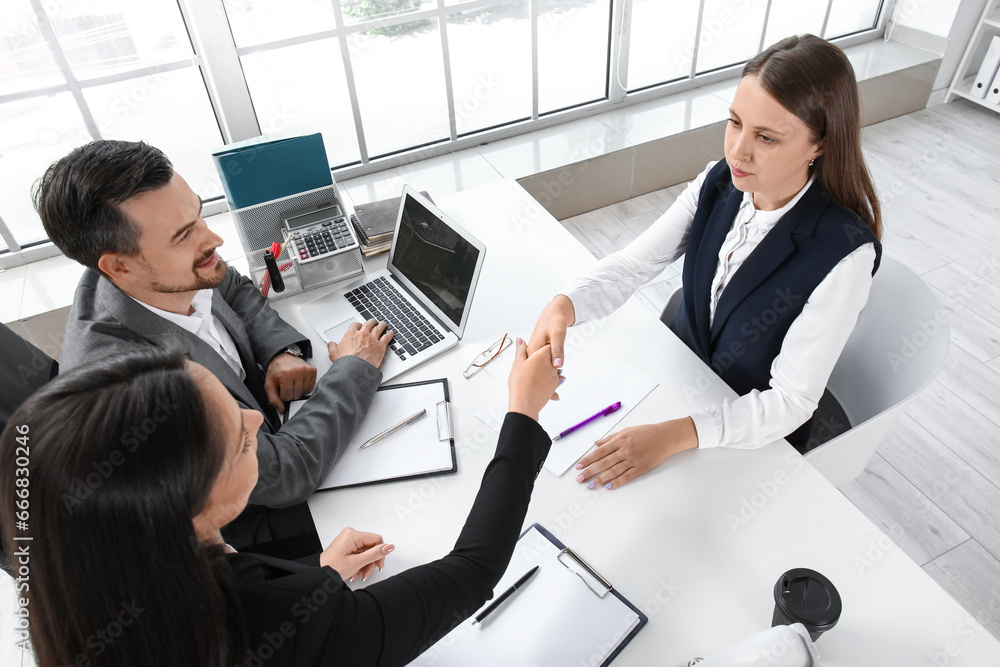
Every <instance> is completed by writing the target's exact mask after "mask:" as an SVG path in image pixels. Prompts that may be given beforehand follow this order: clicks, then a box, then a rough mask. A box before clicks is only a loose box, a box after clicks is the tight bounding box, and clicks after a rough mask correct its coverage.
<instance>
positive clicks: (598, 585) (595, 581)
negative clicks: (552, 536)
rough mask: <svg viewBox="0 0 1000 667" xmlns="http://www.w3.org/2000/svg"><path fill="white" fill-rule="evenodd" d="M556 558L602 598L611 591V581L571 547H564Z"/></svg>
mask: <svg viewBox="0 0 1000 667" xmlns="http://www.w3.org/2000/svg"><path fill="white" fill-rule="evenodd" d="M556 560H557V561H559V562H560V563H562V565H563V567H565V568H566V569H567V570H569V571H570V572H572V573H573V574H575V575H576V576H578V577H580V579H581V580H583V583H585V584H586V585H587V588H589V589H590V590H591V591H593V593H594V595H596V596H597V597H599V598H603V597H604V596H605V595H607V594H608V593H610V592H611V590H612V588H614V587H613V586H612V585H611V582H610V581H608V580H607V579H605V578H604V577H602V576H601V575H600V573H598V571H597V570H595V569H594V568H592V567H591V566H590V565H589V564H588V563H587V561H585V560H583V559H582V558H580V557H579V556H577V555H576V552H574V551H573V550H572V549H569V548H564V549H562V551H560V552H559V553H558V554H557V555H556Z"/></svg>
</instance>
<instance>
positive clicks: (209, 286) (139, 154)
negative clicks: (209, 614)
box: [34, 141, 392, 507]
mask: <svg viewBox="0 0 1000 667" xmlns="http://www.w3.org/2000/svg"><path fill="white" fill-rule="evenodd" d="M34 196H35V207H36V209H37V210H38V212H39V215H40V216H41V218H42V222H43V224H44V225H45V231H46V232H48V234H49V238H50V239H52V241H53V242H54V243H55V244H56V245H57V246H58V247H59V248H60V249H61V250H62V251H63V253H65V254H66V256H67V257H71V258H73V259H75V260H77V261H78V262H80V263H81V264H83V265H84V266H86V267H87V268H88V269H89V270H88V271H87V272H86V273H84V275H83V278H82V279H81V280H80V284H79V286H78V287H77V291H76V295H75V297H74V299H73V308H72V310H71V312H70V315H69V320H68V321H67V323H66V337H65V340H64V343H63V349H62V352H61V355H60V365H61V366H62V368H63V369H67V370H68V369H71V368H74V367H76V366H79V365H81V364H83V363H85V362H87V361H89V360H92V359H95V358H97V357H99V356H103V355H106V354H109V353H115V352H122V351H124V350H126V349H129V348H130V347H133V346H136V345H148V344H153V345H165V344H178V343H179V344H180V345H181V346H182V347H183V349H184V350H185V351H186V352H187V353H188V355H189V356H190V358H191V359H192V360H194V361H195V362H197V363H199V364H201V365H202V366H205V367H206V368H207V369H208V370H210V371H211V372H212V373H214V374H215V376H216V377H218V378H219V380H221V381H222V383H223V385H225V387H226V388H227V389H228V390H229V392H230V393H231V394H232V395H233V397H234V398H235V399H236V401H237V402H238V403H239V404H240V406H241V407H244V408H253V409H256V410H259V411H260V412H262V413H263V414H264V417H265V419H264V424H263V426H262V427H261V429H260V433H259V435H258V440H257V445H258V446H257V458H258V463H259V470H260V477H259V481H258V483H257V486H256V488H255V489H254V491H253V494H252V495H251V496H250V501H251V502H252V503H256V504H259V505H267V506H269V507H287V506H291V505H295V504H297V503H301V502H303V501H305V499H306V498H308V497H309V495H310V494H312V492H313V491H315V490H316V487H317V486H318V485H319V483H320V482H321V481H322V480H323V478H324V477H325V476H326V474H327V473H328V472H329V471H330V468H331V467H332V466H333V464H334V462H335V461H336V460H337V458H338V457H339V456H340V454H341V453H342V452H343V450H344V448H345V446H346V445H347V442H348V440H349V439H350V438H351V436H352V435H353V434H354V431H355V430H356V428H357V426H358V424H359V423H360V421H361V419H362V418H363V417H364V415H365V413H366V412H367V410H368V407H369V405H370V404H371V400H372V397H373V396H374V395H375V390H376V389H377V388H378V385H379V383H380V382H381V380H382V374H381V373H380V372H379V370H378V366H379V364H380V363H381V362H382V356H383V354H384V353H385V348H386V345H387V344H388V342H389V340H390V339H391V338H392V333H391V332H388V331H386V325H385V323H384V322H383V323H376V322H375V321H374V320H371V321H369V322H367V323H366V324H365V325H364V326H360V325H355V327H353V328H352V329H351V330H350V331H348V333H347V334H346V335H345V337H344V339H343V340H342V341H341V342H340V343H339V344H336V343H331V344H330V345H329V349H328V352H329V355H330V359H331V360H332V361H333V365H332V366H331V367H330V369H329V371H327V372H326V373H325V374H324V375H323V377H322V378H320V379H319V382H318V383H317V382H316V375H317V373H316V369H315V368H314V367H313V366H311V365H310V364H308V363H307V362H306V361H304V359H303V358H304V357H305V358H308V357H309V356H310V353H311V345H310V342H309V339H308V338H307V337H306V336H304V335H302V334H301V333H299V332H298V331H296V330H295V329H294V328H293V327H291V326H289V325H288V324H286V323H285V322H284V321H282V320H281V318H280V317H278V315H277V313H275V312H274V311H273V310H272V309H271V307H270V305H268V303H267V300H266V299H265V298H263V297H262V296H261V295H260V292H259V291H258V290H257V289H256V287H255V286H254V284H253V283H252V282H251V281H250V280H249V279H248V278H246V277H245V276H242V275H240V274H239V273H238V272H237V271H236V270H235V269H233V268H230V267H228V266H227V265H226V263H225V262H224V261H223V260H222V259H221V258H220V257H219V256H218V255H217V254H216V252H215V251H216V248H218V247H219V246H220V245H222V239H221V238H220V237H219V236H218V235H216V234H215V233H214V232H212V231H211V230H210V229H209V228H208V226H207V225H206V224H205V220H204V219H203V218H202V216H201V200H200V199H199V197H198V196H197V195H196V194H195V193H194V192H193V191H192V190H191V188H190V187H189V186H188V184H187V183H186V182H185V181H184V179H183V178H181V176H180V175H179V174H177V173H176V172H174V170H173V167H172V165H171V163H170V161H169V160H168V159H167V157H166V156H165V155H164V154H163V153H162V152H160V151H159V150H158V149H156V148H153V147H152V146H149V145H147V144H144V143H141V142H138V143H134V142H123V141H97V142H93V143H90V144H87V145H85V146H82V147H80V148H77V149H75V150H74V151H72V152H71V153H70V154H69V155H67V156H66V157H64V158H62V159H61V160H59V161H58V162H56V163H54V164H53V165H52V166H50V167H49V169H48V170H47V171H46V172H45V175H44V176H43V177H42V179H41V181H40V182H39V183H38V185H36V188H35V193H34ZM314 387H315V389H314ZM310 391H312V392H313V393H312V397H311V398H309V400H307V401H306V402H305V404H304V405H303V406H302V408H301V410H300V411H299V412H298V413H297V414H296V415H295V418H294V419H291V420H289V421H288V422H287V423H286V424H284V425H282V423H281V417H280V415H279V413H282V412H284V410H285V407H284V402H285V401H290V400H293V399H297V398H300V397H301V396H303V395H305V394H307V393H309V392H310ZM165 411H166V412H169V410H165ZM147 421H150V420H147ZM148 427H149V428H154V427H155V423H154V421H150V425H149V426H148ZM144 428H147V425H146V424H143V425H137V426H136V427H135V429H133V431H134V432H133V433H130V434H123V441H122V442H123V445H124V444H126V437H128V438H129V442H130V443H131V442H134V440H135V439H139V440H141V439H143V438H144V435H145V434H144V433H143V429H144ZM123 453H124V452H123Z"/></svg>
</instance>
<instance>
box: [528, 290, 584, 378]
mask: <svg viewBox="0 0 1000 667" xmlns="http://www.w3.org/2000/svg"><path fill="white" fill-rule="evenodd" d="M575 321H576V311H575V310H574V309H573V302H572V301H570V299H569V297H568V296H566V295H565V294H557V295H556V297H555V298H554V299H552V301H550V302H549V305H547V306H545V309H544V310H542V314H541V315H539V316H538V322H536V323H535V330H534V331H532V332H531V338H530V339H528V354H529V355H533V354H534V353H535V352H537V351H538V350H540V349H542V348H543V347H545V346H546V345H549V346H551V348H552V365H553V366H555V367H556V368H560V367H562V365H563V359H564V358H565V357H564V356H563V344H564V343H565V342H566V328H567V327H568V326H570V325H571V324H573V323H574V322H575Z"/></svg>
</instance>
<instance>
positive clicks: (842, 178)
mask: <svg viewBox="0 0 1000 667" xmlns="http://www.w3.org/2000/svg"><path fill="white" fill-rule="evenodd" d="M859 110H860V105H859V102H858V90H857V84H856V81H855V77H854V70H853V69H852V68H851V64H850V62H849V61H848V60H847V57H846V56H845V55H844V53H843V52H842V51H841V50H840V49H839V48H837V47H836V46H834V45H832V44H830V43H829V42H827V41H825V40H822V39H820V38H818V37H815V36H813V35H804V36H801V37H789V38H786V39H784V40H782V41H780V42H778V43H777V44H775V45H774V46H772V47H771V48H769V49H767V50H766V51H764V52H763V53H761V54H759V55H758V56H756V57H755V58H754V59H753V60H751V61H750V62H748V63H747V65H746V67H744V69H743V78H742V79H741V80H740V83H739V86H738V88H737V90H736V94H735V97H734V99H733V103H732V106H731V107H730V118H729V123H728V125H727V127H726V139H725V159H724V160H720V161H719V162H717V163H712V164H709V165H708V167H706V168H705V170H704V171H703V172H702V173H701V174H700V175H699V176H698V177H697V178H696V179H695V180H694V181H693V182H692V183H691V184H690V185H689V186H688V187H687V189H686V190H685V191H684V193H683V194H682V195H681V196H680V197H679V198H678V199H677V201H676V202H675V203H674V205H673V206H671V207H670V209H669V210H668V211H667V212H666V213H664V214H663V216H661V217H660V218H659V219H658V220H657V221H656V222H654V223H653V225H652V226H651V227H650V228H649V229H648V230H646V231H645V232H644V233H643V234H641V235H640V236H639V237H638V238H637V239H636V240H635V241H633V242H632V243H631V244H629V246H628V247H626V248H624V249H623V250H620V251H619V252H616V253H614V254H612V255H610V256H608V257H606V258H605V259H604V260H602V261H601V262H600V263H599V264H598V266H597V267H596V268H595V269H594V270H592V271H590V272H588V273H587V274H585V275H583V276H581V277H580V278H578V279H576V280H574V281H573V282H571V283H570V284H569V285H568V286H567V288H566V289H565V290H564V291H563V292H562V293H561V294H559V295H557V296H556V297H555V298H554V299H553V300H552V302H551V303H550V304H549V305H548V306H546V308H545V310H544V311H542V314H541V316H540V317H539V319H538V323H537V324H536V325H535V330H534V332H533V333H532V336H531V340H530V342H529V348H528V349H529V351H534V350H535V349H537V348H540V347H541V346H543V345H546V344H550V345H551V346H552V357H553V364H554V365H555V366H557V367H558V366H562V363H563V357H564V355H563V343H564V341H565V337H566V327H567V326H569V325H572V324H575V323H579V322H583V321H586V320H592V319H596V318H600V317H604V316H606V315H608V314H610V313H612V312H614V311H615V310H616V309H617V308H618V307H620V306H621V305H622V304H623V303H624V302H625V301H626V300H627V299H628V297H629V296H630V295H631V294H632V292H634V291H635V289H636V288H638V287H640V286H642V285H643V284H645V283H646V282H648V281H649V280H651V279H653V278H655V277H656V276H657V275H658V274H659V273H660V272H662V271H663V269H664V268H666V266H667V265H669V264H670V263H671V262H673V261H674V260H676V259H677V258H678V257H680V256H681V255H682V254H684V255H685V260H684V272H683V300H682V302H681V306H680V310H679V312H678V313H677V315H676V317H675V318H674V319H673V321H672V322H671V323H670V325H669V326H670V328H671V330H673V332H674V333H675V334H677V336H678V337H679V338H680V339H681V340H683V341H684V342H685V343H686V344H687V345H688V347H690V348H691V349H692V350H693V351H694V352H695V353H697V354H698V356H700V357H701V358H702V359H703V360H704V361H705V362H706V363H708V364H709V365H710V366H711V367H712V368H713V370H715V372H716V373H718V374H719V376H720V377H722V379H724V380H725V381H726V382H727V383H728V384H729V385H730V386H731V387H732V388H733V389H734V390H736V392H737V393H738V394H739V395H740V396H739V398H737V399H735V400H727V401H725V402H724V403H723V404H722V405H713V406H710V407H708V408H706V409H704V410H702V411H700V412H697V413H695V414H692V415H691V416H689V417H684V418H682V419H672V420H668V421H665V422H661V423H658V424H648V425H645V426H637V427H630V428H626V429H623V430H621V431H619V432H617V433H614V434H612V435H610V436H608V437H607V438H604V439H603V440H600V441H598V443H597V445H598V446H597V448H596V449H594V450H593V451H592V452H591V453H589V454H588V455H587V456H585V457H584V458H583V459H582V460H581V461H580V463H579V464H577V469H578V470H581V471H582V472H581V473H580V474H579V476H578V477H577V481H578V482H580V483H586V484H588V486H589V487H590V488H596V487H597V486H604V487H605V488H608V489H611V488H615V487H618V486H621V485H622V484H625V483H626V482H628V481H630V480H632V479H634V478H635V477H637V476H639V475H642V474H643V473H645V472H647V471H649V470H651V469H652V468H655V467H656V466H658V465H659V464H660V463H662V462H663V461H664V460H666V459H667V458H668V457H669V456H671V455H673V454H675V453H677V452H680V451H683V450H685V449H693V448H695V447H702V448H704V447H719V446H723V447H735V448H742V449H754V448H757V447H762V446H763V445H766V444H767V443H769V442H772V441H774V440H776V439H779V438H783V437H787V438H788V440H789V442H791V443H792V444H793V445H795V446H796V447H797V448H798V449H800V451H805V450H806V449H807V447H808V444H807V441H808V439H809V427H810V421H811V418H812V414H813V412H814V411H815V409H816V406H817V404H818V402H819V399H820V397H821V396H822V395H823V391H824V389H825V388H826V383H827V380H828V379H829V377H830V373H831V371H832V370H833V366H834V364H835V363H836V362H837V359H838V357H839V356H840V352H841V350H843V347H844V344H845V343H846V341H847V338H848V336H849V335H850V333H851V331H852V330H853V329H854V325H855V323H856V322H857V319H858V313H859V312H860V311H861V309H862V307H864V305H865V302H866V301H867V300H868V292H869V289H870V287H871V280H872V276H873V275H874V273H875V271H876V270H877V269H878V264H879V258H880V256H881V251H882V247H881V244H880V243H879V238H880V237H881V230H882V224H881V214H880V209H879V203H878V200H877V198H876V196H875V190H874V188H873V186H872V181H871V178H870V176H869V174H868V169H867V167H866V166H865V162H864V158H863V156H862V154H861V122H860V111H859Z"/></svg>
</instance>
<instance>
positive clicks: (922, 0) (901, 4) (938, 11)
mask: <svg viewBox="0 0 1000 667" xmlns="http://www.w3.org/2000/svg"><path fill="white" fill-rule="evenodd" d="M963 1H964V0H896V6H895V7H894V8H893V11H892V16H891V18H890V20H891V21H893V22H894V23H897V24H898V25H901V26H906V27H908V28H913V29H915V30H923V31H924V32H929V33H931V34H932V35H938V36H939V37H948V33H949V31H950V29H951V26H952V24H953V23H954V21H955V14H956V13H957V12H958V9H959V5H961V4H963ZM976 1H977V2H978V0H976ZM979 4H980V11H982V3H979Z"/></svg>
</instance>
